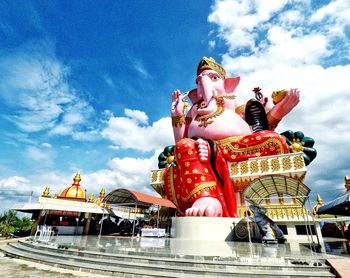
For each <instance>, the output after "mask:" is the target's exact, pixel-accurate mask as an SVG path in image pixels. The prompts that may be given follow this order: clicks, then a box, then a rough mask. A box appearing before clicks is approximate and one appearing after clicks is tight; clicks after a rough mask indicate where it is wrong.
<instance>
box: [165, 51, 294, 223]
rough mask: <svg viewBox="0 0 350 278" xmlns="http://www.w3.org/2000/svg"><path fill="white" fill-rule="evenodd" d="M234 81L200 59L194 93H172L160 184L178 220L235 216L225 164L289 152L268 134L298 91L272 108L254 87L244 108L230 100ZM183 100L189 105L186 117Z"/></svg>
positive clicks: (209, 60) (208, 60)
mask: <svg viewBox="0 0 350 278" xmlns="http://www.w3.org/2000/svg"><path fill="white" fill-rule="evenodd" d="M239 80H240V78H239V77H234V78H228V77H227V76H226V72H225V70H224V69H223V67H222V66H221V65H220V64H218V63H217V62H216V61H215V60H214V59H213V58H207V57H204V58H203V59H202V60H201V61H200V63H199V65H198V68H197V78H196V84H197V88H196V89H193V90H191V91H190V92H189V93H187V94H181V92H180V91H179V90H176V91H174V92H173V93H172V106H171V116H172V125H173V131H174V137H175V142H176V146H175V151H174V157H175V161H176V163H172V165H171V166H169V167H167V168H166V169H165V171H164V175H163V180H164V192H165V195H166V197H167V198H168V199H170V200H172V201H173V202H174V203H175V205H176V206H177V208H178V214H179V215H186V216H213V217H218V216H223V217H237V204H236V194H235V192H234V187H233V186H232V182H231V180H230V176H229V170H228V167H227V162H239V161H243V160H247V159H249V158H253V157H259V156H268V155H277V154H284V153H288V152H289V151H288V145H287V144H286V141H285V139H284V137H282V136H281V135H279V134H277V133H275V132H274V131H273V130H274V129H275V128H276V126H277V124H278V122H279V121H280V120H281V119H282V118H283V117H284V116H285V115H286V114H288V113H289V112H290V111H291V110H292V109H293V108H294V107H295V106H296V105H297V104H298V102H299V91H298V90H297V89H291V90H289V91H286V92H285V95H284V96H283V97H282V98H280V99H279V102H278V103H276V101H275V103H276V104H272V103H271V101H270V100H269V99H268V98H262V97H261V96H262V94H261V93H260V92H259V88H255V90H256V91H255V93H256V95H259V94H260V97H257V100H254V99H252V100H250V101H248V102H247V103H246V104H244V103H243V102H242V101H240V100H239V99H238V98H237V97H236V95H235V89H236V87H237V85H238V83H239ZM187 95H188V97H189V98H190V100H191V102H192V106H191V107H190V109H189V111H188V112H187V113H186V111H185V110H186V106H187V105H188V103H187V102H186V101H185V97H186V96H187ZM185 114H186V115H185Z"/></svg>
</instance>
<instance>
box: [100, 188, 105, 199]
mask: <svg viewBox="0 0 350 278" xmlns="http://www.w3.org/2000/svg"><path fill="white" fill-rule="evenodd" d="M105 194H106V189H104V188H102V189H101V192H100V198H104V197H105Z"/></svg>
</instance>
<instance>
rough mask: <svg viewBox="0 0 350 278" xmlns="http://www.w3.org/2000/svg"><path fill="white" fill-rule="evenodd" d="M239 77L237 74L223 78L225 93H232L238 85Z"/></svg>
mask: <svg viewBox="0 0 350 278" xmlns="http://www.w3.org/2000/svg"><path fill="white" fill-rule="evenodd" d="M240 79H241V78H240V77H239V76H236V77H231V78H226V79H225V91H226V93H233V92H234V91H235V90H236V87H237V86H238V83H239V80H240Z"/></svg>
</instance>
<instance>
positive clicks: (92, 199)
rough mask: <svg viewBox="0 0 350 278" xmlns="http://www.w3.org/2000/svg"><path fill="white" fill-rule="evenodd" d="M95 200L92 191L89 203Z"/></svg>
mask: <svg viewBox="0 0 350 278" xmlns="http://www.w3.org/2000/svg"><path fill="white" fill-rule="evenodd" d="M93 202H94V194H93V193H91V194H90V197H89V203H93Z"/></svg>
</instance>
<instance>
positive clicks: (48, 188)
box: [42, 186, 50, 197]
mask: <svg viewBox="0 0 350 278" xmlns="http://www.w3.org/2000/svg"><path fill="white" fill-rule="evenodd" d="M42 196H43V197H50V187H49V186H45V189H44V191H43V195H42Z"/></svg>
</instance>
